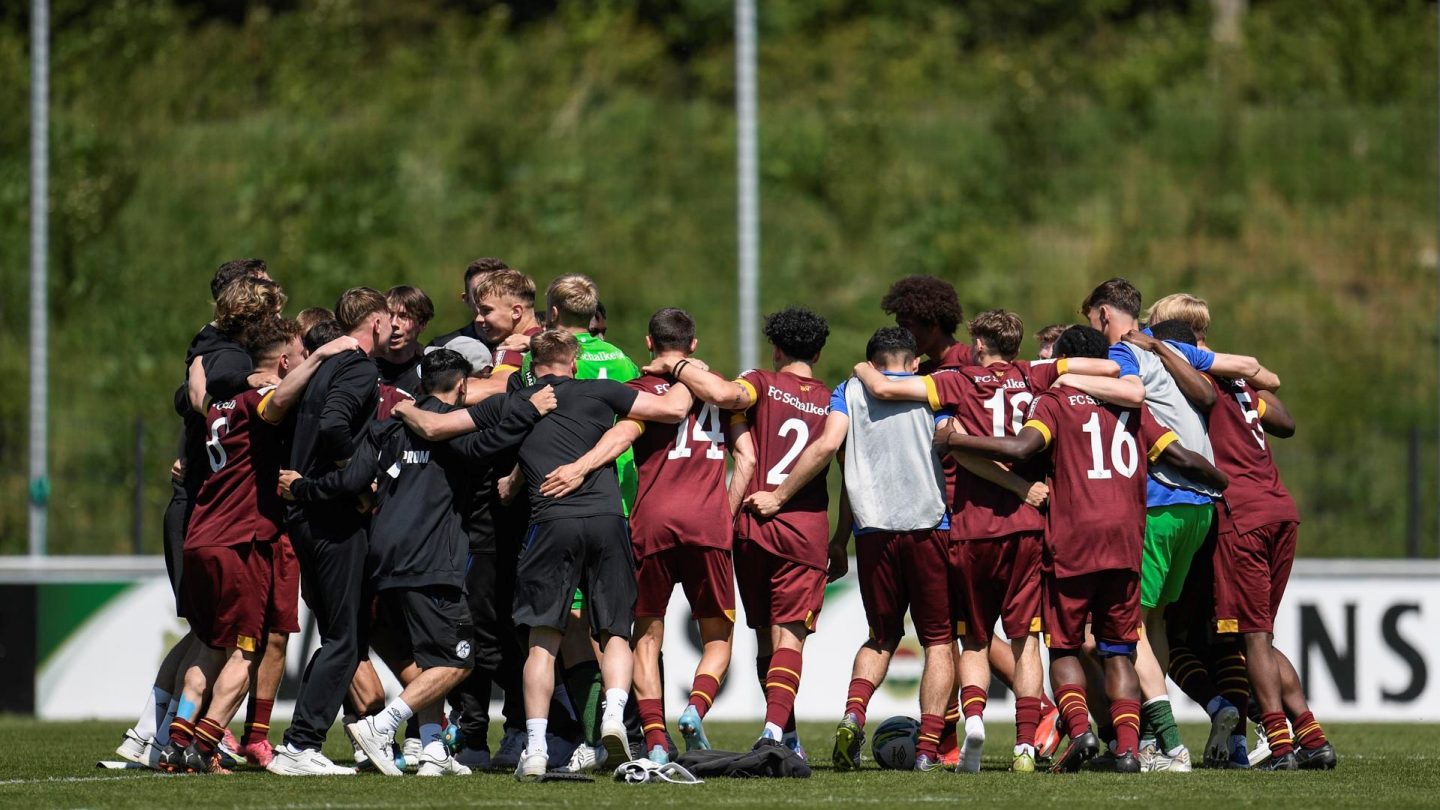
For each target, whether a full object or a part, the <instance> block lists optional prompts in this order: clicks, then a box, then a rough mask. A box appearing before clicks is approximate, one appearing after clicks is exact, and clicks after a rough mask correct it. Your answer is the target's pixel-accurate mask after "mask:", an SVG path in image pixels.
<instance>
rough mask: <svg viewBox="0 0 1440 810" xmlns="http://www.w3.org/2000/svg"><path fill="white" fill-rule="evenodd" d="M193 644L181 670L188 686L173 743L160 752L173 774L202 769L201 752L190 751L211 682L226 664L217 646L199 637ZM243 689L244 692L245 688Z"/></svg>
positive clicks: (162, 762)
mask: <svg viewBox="0 0 1440 810" xmlns="http://www.w3.org/2000/svg"><path fill="white" fill-rule="evenodd" d="M190 646H191V649H190V653H189V654H188V655H187V656H186V661H185V664H184V670H183V671H182V673H181V677H182V678H183V679H184V683H185V686H184V688H183V690H182V691H181V693H180V703H179V706H178V707H177V709H176V713H175V719H174V720H173V721H171V723H170V742H169V743H168V744H167V745H166V746H165V748H164V750H162V751H161V752H160V761H159V763H158V764H159V767H160V769H161V770H164V771H169V772H171V773H174V772H176V771H187V770H188V771H193V770H199V769H200V765H201V763H200V762H199V760H198V755H197V756H196V757H195V758H194V759H187V757H186V750H187V749H189V748H190V746H191V744H192V743H193V742H194V741H195V727H196V723H197V722H198V721H199V720H200V718H201V717H202V714H201V705H202V704H203V703H204V702H205V700H206V698H207V697H208V696H209V692H210V685H211V684H212V683H214V682H215V677H216V676H217V675H218V674H219V673H220V668H221V667H222V666H223V665H224V663H225V651H224V650H217V649H213V648H211V647H209V646H207V645H205V644H202V643H200V642H199V640H198V639H197V640H196V642H195V643H194V644H191V645H190ZM241 692H242V694H243V692H244V690H243V689H242V690H241Z"/></svg>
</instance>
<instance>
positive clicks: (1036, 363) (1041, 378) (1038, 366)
mask: <svg viewBox="0 0 1440 810" xmlns="http://www.w3.org/2000/svg"><path fill="white" fill-rule="evenodd" d="M1014 365H1015V368H1017V369H1019V370H1020V373H1021V374H1023V375H1025V379H1026V380H1028V381H1029V383H1030V393H1032V394H1034V395H1036V396H1039V395H1041V394H1043V393H1045V392H1046V391H1049V390H1050V386H1052V385H1054V384H1055V381H1056V380H1058V379H1060V375H1061V374H1064V373H1065V366H1066V365H1067V363H1066V362H1065V360H1064V359H1059V360H1016V361H1015V363H1014Z"/></svg>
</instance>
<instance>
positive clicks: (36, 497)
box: [30, 0, 50, 555]
mask: <svg viewBox="0 0 1440 810" xmlns="http://www.w3.org/2000/svg"><path fill="white" fill-rule="evenodd" d="M49 103H50V8H49V2H48V0H31V3H30V553H31V554H32V555H42V554H44V553H45V546H46V543H45V539H46V531H45V518H46V508H47V504H48V502H49V496H50V491H49V490H50V477H49V469H48V466H49V465H48V463H47V461H48V456H49V450H48V447H47V444H48V441H47V439H48V435H47V424H46V423H47V409H48V403H47V399H48V395H49V390H48V389H49V376H48V374H47V373H46V371H47V365H46V364H47V363H48V362H49V360H48V355H49V352H48V351H47V350H46V349H47V341H48V340H49V329H50V324H49V306H50V305H49V295H48V294H47V292H48V291H47V289H46V272H45V258H46V251H47V250H48V245H47V242H48V239H47V236H48V228H49V219H50V210H49V207H48V201H49V172H50V148H49V145H50V108H49Z"/></svg>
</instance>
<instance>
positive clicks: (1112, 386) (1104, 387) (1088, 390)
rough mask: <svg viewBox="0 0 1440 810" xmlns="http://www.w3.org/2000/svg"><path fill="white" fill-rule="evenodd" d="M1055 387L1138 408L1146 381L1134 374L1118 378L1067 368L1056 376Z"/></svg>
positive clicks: (1143, 399)
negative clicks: (1070, 389)
mask: <svg viewBox="0 0 1440 810" xmlns="http://www.w3.org/2000/svg"><path fill="white" fill-rule="evenodd" d="M1082 359H1085V358H1082ZM1062 362H1063V361H1062ZM1103 362H1107V363H1108V362H1110V361H1108V360H1106V361H1103ZM1053 387H1056V388H1059V387H1068V388H1073V389H1075V390H1076V391H1080V392H1081V393H1085V394H1089V395H1090V396H1092V397H1094V398H1096V399H1099V400H1104V401H1105V402H1110V403H1113V404H1115V405H1123V406H1125V407H1127V408H1138V407H1140V404H1141V403H1143V402H1144V401H1145V383H1143V382H1141V381H1140V378H1139V377H1136V376H1135V375H1133V374H1128V375H1126V376H1124V377H1121V378H1119V379H1116V378H1114V377H1102V376H1095V375H1091V374H1086V373H1083V372H1076V371H1073V370H1068V369H1067V370H1066V371H1065V373H1063V374H1061V375H1060V376H1059V377H1057V378H1055V385H1054V386H1053Z"/></svg>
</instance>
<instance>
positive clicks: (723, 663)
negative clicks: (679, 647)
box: [680, 617, 735, 751]
mask: <svg viewBox="0 0 1440 810" xmlns="http://www.w3.org/2000/svg"><path fill="white" fill-rule="evenodd" d="M699 625H700V643H701V645H702V649H701V652H700V663H699V664H697V665H696V666H695V679H694V680H693V681H691V686H690V702H689V703H688V704H687V705H686V706H685V711H684V712H682V713H681V714H680V734H681V736H683V737H684V738H685V750H687V751H693V750H695V749H697V748H700V749H707V748H709V747H710V740H709V739H708V738H707V737H706V736H705V727H704V724H703V723H702V722H701V721H702V720H703V719H704V718H705V713H706V712H708V711H710V707H711V706H712V705H714V703H715V695H716V694H718V693H719V691H720V684H721V683H722V682H723V681H724V680H725V675H726V673H728V672H729V671H730V648H731V643H732V639H733V638H734V636H735V622H733V621H732V620H731V619H730V618H729V617H714V618H707V619H700V620H699Z"/></svg>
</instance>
